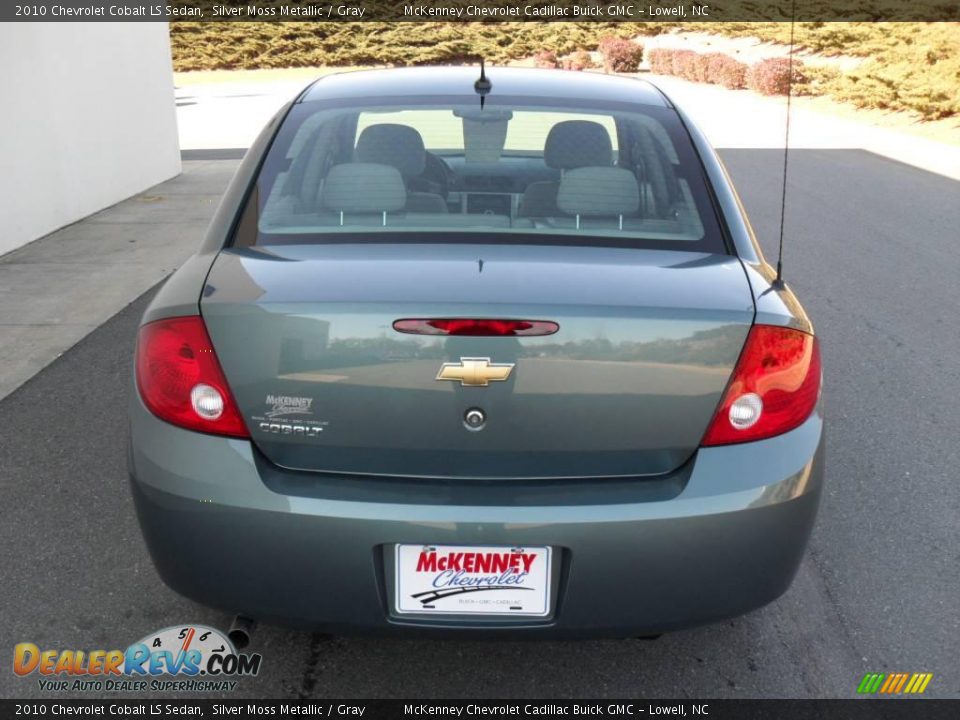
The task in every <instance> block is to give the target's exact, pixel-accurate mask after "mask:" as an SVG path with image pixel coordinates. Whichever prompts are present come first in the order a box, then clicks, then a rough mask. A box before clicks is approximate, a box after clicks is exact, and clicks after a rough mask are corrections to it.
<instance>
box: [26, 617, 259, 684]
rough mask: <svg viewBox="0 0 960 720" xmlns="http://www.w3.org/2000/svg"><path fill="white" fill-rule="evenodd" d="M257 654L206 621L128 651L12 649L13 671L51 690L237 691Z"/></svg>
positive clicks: (155, 637)
mask: <svg viewBox="0 0 960 720" xmlns="http://www.w3.org/2000/svg"><path fill="white" fill-rule="evenodd" d="M262 659H263V658H262V656H261V655H260V654H259V653H238V652H237V650H236V648H235V647H234V645H233V643H232V642H230V640H229V638H227V636H226V634H225V633H222V632H220V631H219V630H217V629H215V628H212V627H207V626H205V625H179V626H173V627H168V628H164V629H163V630H160V631H158V632H155V633H151V634H150V635H147V636H146V637H144V638H143V639H141V640H139V641H138V642H135V643H133V644H132V645H130V646H128V647H127V648H126V650H119V649H117V650H43V649H41V648H40V647H39V646H38V645H36V644H35V643H31V642H24V643H19V644H18V645H16V646H15V647H14V649H13V672H14V673H16V674H17V675H19V676H21V677H25V678H26V677H31V676H36V677H37V683H38V685H39V688H40V689H41V690H47V691H51V692H77V691H81V692H82V691H97V692H139V691H150V692H156V691H165V690H167V691H180V692H182V691H197V692H218V691H219V692H223V691H229V690H234V689H235V688H236V686H237V682H238V680H237V679H236V678H240V677H252V676H255V675H256V674H257V673H259V672H260V663H261V661H262Z"/></svg>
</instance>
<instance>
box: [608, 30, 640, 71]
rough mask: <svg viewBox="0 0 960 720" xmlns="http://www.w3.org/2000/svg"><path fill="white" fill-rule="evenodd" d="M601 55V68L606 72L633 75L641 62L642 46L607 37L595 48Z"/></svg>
mask: <svg viewBox="0 0 960 720" xmlns="http://www.w3.org/2000/svg"><path fill="white" fill-rule="evenodd" d="M597 49H598V50H599V51H600V54H601V55H603V68H604V70H606V71H607V72H616V73H635V72H637V71H638V70H639V69H640V63H641V62H642V61H643V45H640V44H639V43H635V42H633V41H632V40H627V39H626V38H618V37H613V36H611V35H607V36H605V37H603V38H601V39H600V43H599V45H598V46H597Z"/></svg>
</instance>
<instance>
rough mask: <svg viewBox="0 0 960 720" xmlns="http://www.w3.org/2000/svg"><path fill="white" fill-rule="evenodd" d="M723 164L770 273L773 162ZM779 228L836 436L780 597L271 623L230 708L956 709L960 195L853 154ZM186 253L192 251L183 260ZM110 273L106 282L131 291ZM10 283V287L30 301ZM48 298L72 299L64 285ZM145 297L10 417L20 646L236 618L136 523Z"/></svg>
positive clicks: (2, 541)
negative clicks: (864, 691) (283, 703)
mask: <svg viewBox="0 0 960 720" xmlns="http://www.w3.org/2000/svg"><path fill="white" fill-rule="evenodd" d="M722 155H723V157H724V160H725V162H726V163H727V165H728V167H729V169H730V170H731V173H732V175H733V177H734V181H735V183H736V184H737V187H738V189H739V190H740V192H741V195H742V197H743V200H744V202H745V204H746V206H747V209H748V212H749V213H750V216H751V219H752V221H753V223H754V226H755V229H756V230H757V232H758V235H759V236H760V238H761V240H762V243H763V245H764V247H765V250H766V252H767V253H768V257H775V252H774V251H775V246H776V237H777V230H778V226H779V209H780V196H779V188H780V178H781V173H782V165H781V162H782V151H777V150H758V149H737V150H728V151H723V152H722ZM235 162H236V161H235V160H230V159H225V160H207V161H205V162H198V163H188V164H187V167H186V171H187V172H186V174H185V175H184V176H183V177H182V178H181V179H180V180H179V181H174V183H177V182H179V183H180V184H179V185H172V186H170V187H175V188H179V190H177V191H176V192H178V193H179V196H178V197H180V201H181V202H182V201H183V199H184V198H185V197H186V198H189V197H191V193H193V194H194V195H195V196H196V197H197V198H203V199H204V202H203V203H199V202H198V203H196V204H195V206H191V207H193V212H194V214H195V217H193V220H194V221H195V222H194V223H193V224H192V225H191V226H190V228H191V230H190V232H191V233H194V234H196V233H197V232H198V231H197V230H196V228H197V227H201V226H202V220H203V217H204V213H212V210H213V203H212V202H211V201H210V199H211V198H215V197H216V195H217V194H218V193H219V192H221V191H222V188H223V185H224V183H225V182H226V180H227V178H228V177H229V173H230V171H231V169H232V167H233V166H234V165H235ZM184 188H186V189H184ZM148 196H149V197H154V198H158V199H157V200H155V201H151V202H150V203H145V204H144V207H145V210H144V212H148V211H149V212H159V211H160V210H162V206H163V203H169V202H172V199H171V198H172V197H173V195H172V193H170V194H168V193H167V192H166V190H165V189H164V187H163V186H160V187H159V188H155V189H153V190H151V191H149V193H148ZM130 207H131V208H133V209H134V210H131V212H134V211H135V208H136V206H135V205H131V206H130ZM131 221H132V220H131ZM170 227H176V226H170ZM786 227H787V240H786V249H785V264H784V266H785V276H786V279H787V281H788V283H790V284H791V285H792V286H793V287H794V289H795V290H796V291H797V292H798V294H799V296H800V297H801V298H802V300H803V302H804V304H805V306H806V309H807V310H808V312H809V313H810V315H811V317H812V319H813V321H814V323H815V325H816V327H817V331H818V333H819V334H820V336H821V338H822V347H823V359H824V367H825V388H826V390H825V392H826V402H827V414H828V418H829V430H828V433H829V435H828V466H827V488H826V492H825V494H824V497H823V504H822V507H821V512H820V516H819V521H818V525H817V528H816V530H815V533H814V537H813V540H812V543H811V547H810V551H809V553H808V555H807V557H806V559H805V561H804V563H803V565H802V568H801V570H800V573H799V575H798V577H797V579H796V581H795V583H794V585H793V587H792V588H791V589H790V591H789V592H788V593H787V594H786V595H785V596H784V597H783V598H781V599H780V600H779V601H777V602H775V603H773V604H772V605H770V606H768V607H766V608H763V609H762V610H759V611H757V612H754V613H752V614H750V615H748V616H746V617H743V618H739V619H735V620H731V621H728V622H725V623H722V624H719V625H714V626H709V627H704V628H700V629H695V630H690V631H686V632H680V633H676V634H674V635H670V636H664V637H662V638H661V639H659V640H657V641H653V642H651V641H641V640H622V641H597V642H577V643H558V642H549V643H539V642H525V643H516V642H496V641H493V640H484V641H472V642H450V641H433V640H431V641H418V640H403V641H397V640H390V641H384V640H378V639H362V638H361V639H357V638H333V639H327V638H323V637H320V636H314V635H311V634H309V633H304V632H299V631H292V630H286V629H281V628H273V627H261V628H260V629H259V630H258V632H257V633H256V634H255V636H254V639H253V645H252V647H251V650H255V651H257V652H260V653H262V654H263V656H264V662H263V670H262V672H261V674H260V675H259V676H258V677H257V678H251V679H246V680H244V681H243V682H241V683H240V686H239V687H238V689H237V690H236V692H235V693H233V694H232V696H233V697H301V698H313V697H342V698H347V697H368V698H369V697H423V698H437V697H451V698H452V697H473V698H479V697H499V698H502V697H510V696H527V697H529V696H540V697H550V698H560V697H597V696H611V697H612V696H619V697H628V696H633V697H636V696H641V697H670V698H683V697H692V698H697V697H784V696H789V697H795V696H796V697H824V696H826V697H851V696H853V694H854V692H855V689H856V686H857V684H858V683H859V681H860V678H861V677H862V676H863V674H864V673H865V672H868V671H870V672H892V671H902V672H921V671H923V672H932V673H933V674H934V679H933V681H932V682H931V684H930V686H929V687H928V689H927V692H926V694H927V695H928V696H932V697H960V666H958V663H957V658H958V657H960V593H958V592H957V588H958V587H960V554H958V547H960V544H958V540H960V533H958V524H957V518H958V515H960V483H958V474H957V470H956V469H957V467H960V451H958V443H957V438H958V429H960V401H958V398H960V363H958V361H957V358H958V357H960V332H958V326H960V323H958V309H960V303H958V300H957V291H956V286H957V278H958V276H960V256H958V253H957V239H958V228H960V183H958V182H956V181H954V180H950V179H947V178H945V177H941V176H938V175H934V174H931V173H927V172H924V171H922V170H918V169H915V168H911V167H909V166H906V165H902V164H900V163H897V162H895V161H893V160H888V159H884V158H881V157H879V156H876V155H872V154H869V153H866V152H862V151H855V150H799V151H797V152H795V153H794V154H793V155H792V157H791V175H790V185H789V198H788V206H787V223H786ZM194 240H195V238H194V237H193V236H187V237H179V238H178V239H177V242H178V243H180V244H181V245H182V246H183V248H184V250H183V251H182V252H186V248H188V247H190V246H191V245H192V243H193V242H194ZM155 242H163V239H162V233H161V234H158V235H156V236H155ZM144 252H148V251H147V250H145V251H144ZM182 252H181V254H182ZM147 261H149V258H147V259H146V260H144V262H147ZM22 262H23V263H24V264H29V263H30V261H29V257H27V260H24V261H22ZM119 268H120V271H117V272H114V273H112V274H110V275H106V276H103V277H99V276H98V280H97V281H98V282H101V283H105V284H109V283H110V282H115V283H122V282H125V280H124V274H123V272H122V265H120V266H119ZM6 270H7V274H0V278H3V280H2V282H3V284H4V285H5V286H6V288H7V289H9V288H14V287H16V282H17V281H16V276H17V275H16V273H17V271H16V269H14V270H10V269H9V268H7V269H6ZM28 270H29V269H26V270H24V271H25V272H26V271H28ZM167 270H169V268H167ZM157 279H158V280H159V277H158V278H157ZM130 287H131V291H132V290H133V289H135V288H134V286H132V285H131V286H130ZM36 290H37V288H35V287H34V288H32V290H31V291H33V292H35V291H36ZM41 291H42V293H43V294H44V295H45V296H47V297H48V298H51V299H50V300H49V302H50V303H53V304H54V305H55V304H56V302H66V300H64V298H63V297H61V296H60V295H58V292H61V289H60V288H59V287H58V284H57V283H56V282H50V283H49V286H48V287H43V288H41ZM24 292H26V291H24ZM148 296H149V291H148V292H147V295H145V296H142V297H140V299H138V300H136V301H135V302H133V304H131V305H129V306H128V307H126V308H125V309H123V310H122V311H121V312H119V314H117V315H115V316H113V317H112V318H110V319H109V320H106V322H103V323H102V324H100V319H99V316H96V315H95V314H94V315H93V316H91V317H92V318H93V319H91V320H89V324H90V325H91V326H97V327H96V329H95V330H93V331H92V332H90V333H89V334H88V335H86V337H84V338H83V339H82V340H81V341H80V342H79V343H78V344H77V345H75V346H73V347H72V348H71V349H69V350H68V351H67V352H65V353H64V354H63V355H62V356H61V357H59V358H58V359H57V360H55V361H54V362H53V363H51V364H50V365H49V366H47V367H46V368H45V369H43V370H42V371H40V372H39V373H37V374H35V375H33V377H32V378H30V379H29V380H28V381H27V382H26V383H25V384H23V385H22V386H20V387H19V388H18V389H16V390H14V391H13V392H12V393H10V394H9V395H7V396H6V397H5V398H3V399H2V400H0V418H3V422H2V424H0V468H2V471H0V472H2V477H0V508H2V511H0V512H2V515H3V519H4V521H3V523H0V552H2V556H3V558H4V561H3V566H4V567H3V572H2V575H3V579H4V582H3V583H2V591H0V617H2V618H3V622H2V623H0V648H6V649H7V651H10V650H11V649H12V647H13V645H14V644H16V643H18V642H24V641H30V642H34V643H37V644H38V645H40V646H42V647H51V648H113V647H125V646H126V644H129V643H130V642H133V641H135V640H137V639H138V638H140V637H142V636H144V635H146V634H147V633H148V632H150V631H152V630H156V629H159V628H162V627H166V626H169V625H174V624H179V623H191V622H192V623H205V624H209V625H213V626H215V627H220V628H224V629H225V628H226V627H227V626H228V625H229V623H230V618H229V617H228V616H227V615H225V614H223V613H219V612H216V611H211V610H208V609H205V608H203V607H200V606H197V605H194V604H193V603H191V602H189V601H187V600H184V599H182V598H180V597H178V596H177V595H175V594H174V593H172V592H171V591H169V590H168V589H167V588H166V587H165V586H163V584H162V583H161V582H160V581H159V579H158V578H157V575H156V573H155V572H154V570H153V567H152V565H151V562H150V560H149V558H148V556H147V554H146V551H145V548H144V545H143V542H142V540H141V537H140V532H139V529H138V527H137V523H136V518H135V516H134V513H133V507H132V503H131V500H130V496H129V491H128V488H127V480H126V461H125V435H126V419H125V413H126V404H127V394H128V391H129V385H130V382H129V381H130V372H131V369H130V368H131V355H132V349H133V338H134V334H135V330H136V325H137V321H138V318H139V314H140V313H141V312H142V309H143V307H144V305H145V303H146V301H147V299H148ZM58 298H59V299H58ZM25 312H26V311H25ZM38 322H39V321H38ZM85 332H86V330H84V331H83V333H85ZM81 334H82V333H81ZM21 364H23V366H24V368H27V366H28V363H27V364H24V363H21ZM24 372H27V370H24ZM635 570H636V572H635V574H634V575H633V579H632V582H637V583H641V584H642V583H643V570H642V568H639V569H635ZM215 571H216V569H215V568H211V572H215ZM306 571H309V569H307V570H306ZM250 582H257V578H255V577H251V578H250ZM647 591H648V592H651V593H656V592H657V591H658V588H657V587H649V588H648V589H647ZM277 592H283V588H277ZM0 694H2V695H3V696H6V697H11V696H19V697H25V696H43V693H42V692H41V691H40V690H39V689H38V687H37V684H36V679H35V678H33V679H21V678H18V677H15V676H14V675H13V674H12V673H10V672H5V673H0Z"/></svg>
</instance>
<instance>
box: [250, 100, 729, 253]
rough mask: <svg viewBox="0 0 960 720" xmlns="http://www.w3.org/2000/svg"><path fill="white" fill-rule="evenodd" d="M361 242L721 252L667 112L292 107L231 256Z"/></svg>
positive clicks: (679, 131)
mask: <svg viewBox="0 0 960 720" xmlns="http://www.w3.org/2000/svg"><path fill="white" fill-rule="evenodd" d="M534 100H535V101H534ZM359 240H364V241H373V242H394V241H396V242H409V241H416V242H456V241H466V242H513V243H563V244H607V245H625V246H637V247H657V248H663V247H673V248H676V249H682V250H698V251H706V252H724V251H725V250H724V244H723V241H722V238H721V235H720V231H719V227H718V224H717V220H716V216H715V213H714V209H713V206H712V204H711V202H710V196H709V193H708V192H707V188H706V184H705V179H704V177H703V171H702V168H701V165H700V163H699V161H698V159H697V157H696V154H695V152H694V150H693V147H692V145H691V141H690V139H689V136H688V135H687V134H686V132H685V130H684V128H683V127H682V125H681V124H680V121H679V119H678V118H677V116H676V113H675V112H674V111H673V110H670V109H667V108H660V107H648V106H643V105H627V106H624V105H619V104H617V105H610V106H603V107H592V106H591V107H583V106H581V104H576V103H571V102H566V103H564V102H561V101H553V102H547V101H546V100H544V99H542V98H540V99H524V98H504V97H499V98H496V99H495V100H494V99H493V98H492V97H491V98H488V99H487V101H486V103H485V106H484V107H482V108H481V107H480V104H479V102H477V100H476V99H475V98H462V97H458V98H455V99H451V100H450V101H449V102H442V101H438V99H437V98H435V97H434V98H424V99H423V100H422V102H421V101H418V99H417V98H410V97H403V98H397V99H396V101H394V102H391V99H390V98H377V99H376V103H375V104H370V105H363V106H358V105H355V104H354V105H351V104H346V103H342V102H340V103H331V102H327V101H314V102H305V103H300V104H298V105H295V106H294V108H293V109H292V110H291V112H290V113H289V114H288V116H287V118H286V119H285V121H284V124H283V126H282V127H281V129H280V131H279V132H278V134H277V137H276V138H275V140H274V142H273V145H272V146H271V148H270V150H269V152H268V154H267V157H266V159H265V161H264V164H263V167H262V169H261V171H260V175H259V177H258V180H257V184H256V192H254V193H252V195H251V199H250V202H249V205H248V207H247V208H246V210H245V216H244V222H243V223H241V224H240V228H239V230H238V236H237V238H236V239H235V244H238V245H261V246H262V245H271V244H284V243H323V242H352V241H359Z"/></svg>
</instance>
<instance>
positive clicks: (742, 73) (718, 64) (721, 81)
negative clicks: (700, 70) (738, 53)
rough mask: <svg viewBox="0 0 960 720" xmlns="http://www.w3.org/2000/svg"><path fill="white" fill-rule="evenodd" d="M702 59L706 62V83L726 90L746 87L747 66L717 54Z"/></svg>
mask: <svg viewBox="0 0 960 720" xmlns="http://www.w3.org/2000/svg"><path fill="white" fill-rule="evenodd" d="M703 57H704V58H705V59H706V62H707V82H709V83H713V84H714V85H722V86H723V87H725V88H727V89H728V90H741V89H743V88H745V87H746V86H747V66H746V65H745V64H744V63H742V62H740V61H739V60H734V59H733V58H732V57H730V56H729V55H724V54H723V53H719V52H715V53H708V54H706V55H704V56H703Z"/></svg>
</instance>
